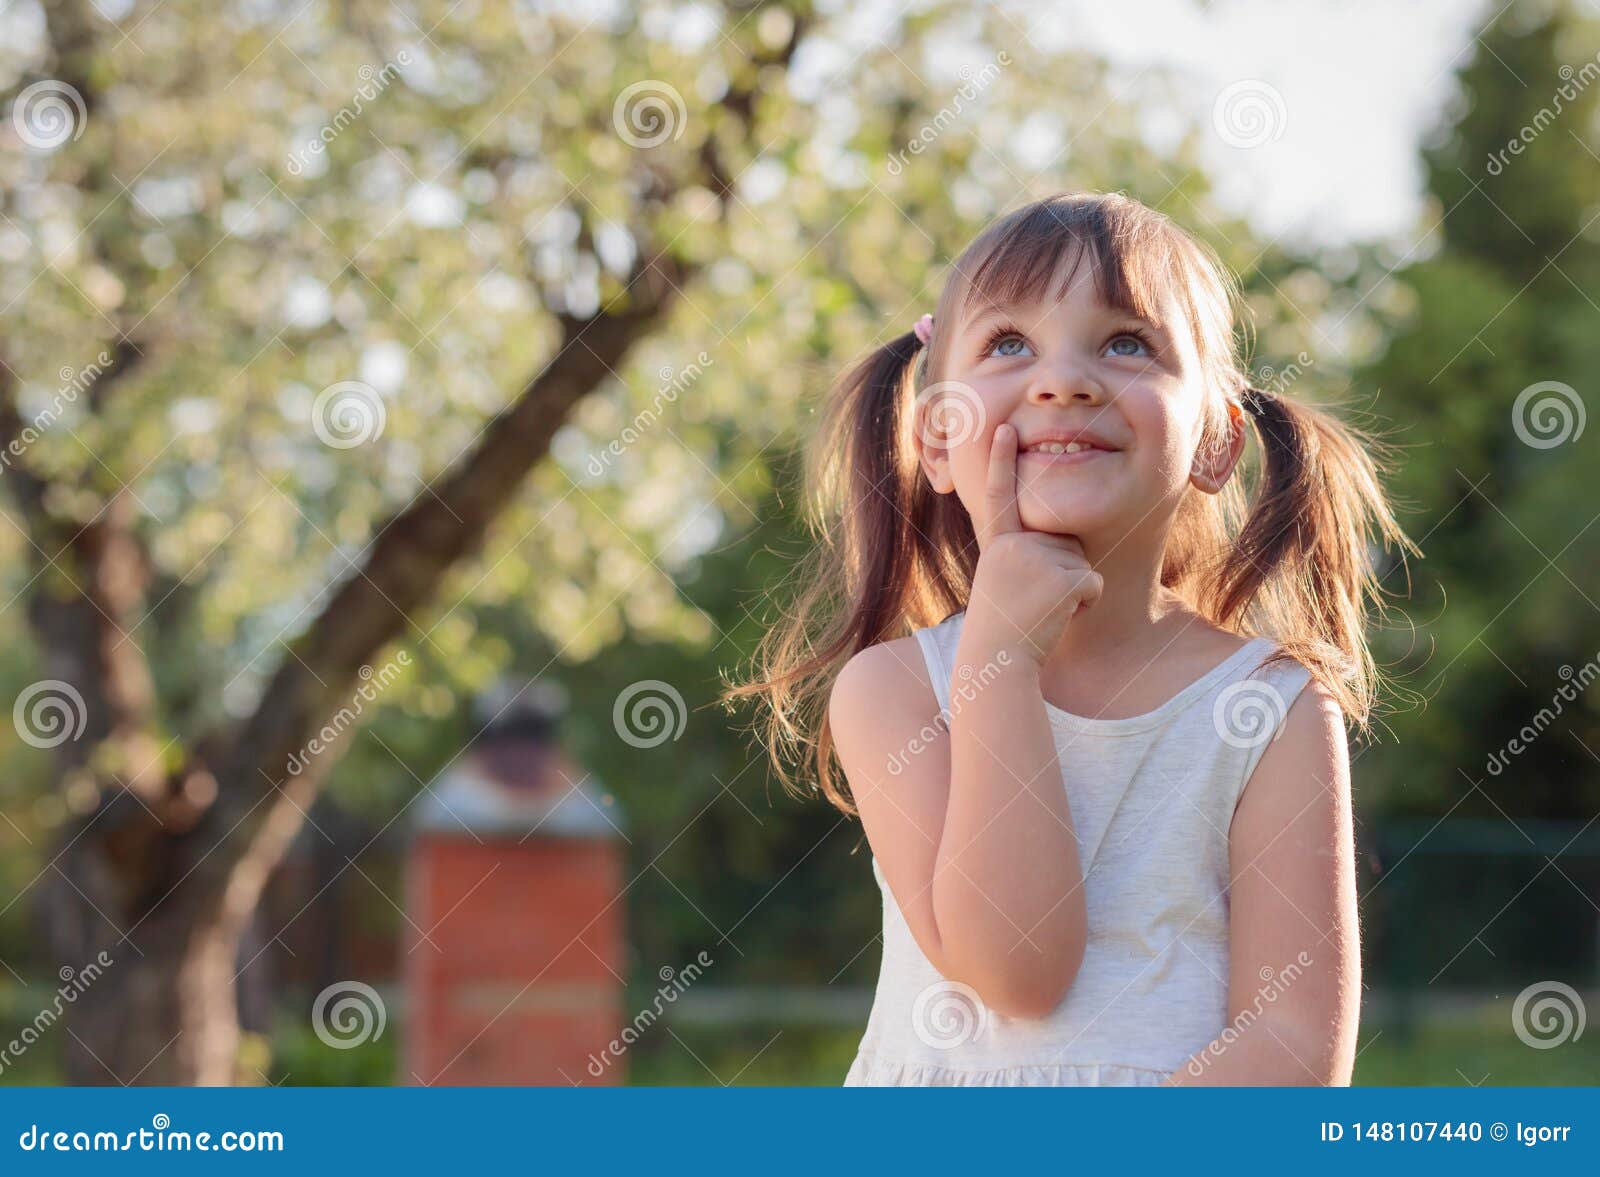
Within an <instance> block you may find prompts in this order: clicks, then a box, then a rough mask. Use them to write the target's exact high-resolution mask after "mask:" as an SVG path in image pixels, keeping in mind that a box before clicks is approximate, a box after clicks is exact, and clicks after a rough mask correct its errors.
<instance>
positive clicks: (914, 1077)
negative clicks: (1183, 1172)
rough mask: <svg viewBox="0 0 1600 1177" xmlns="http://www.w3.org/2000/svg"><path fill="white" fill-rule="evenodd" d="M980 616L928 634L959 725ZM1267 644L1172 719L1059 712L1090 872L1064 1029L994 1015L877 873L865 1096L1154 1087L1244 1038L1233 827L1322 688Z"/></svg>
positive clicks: (854, 1076)
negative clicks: (1238, 1006) (1299, 709)
mask: <svg viewBox="0 0 1600 1177" xmlns="http://www.w3.org/2000/svg"><path fill="white" fill-rule="evenodd" d="M964 616H965V615H964V614H963V613H957V614H955V615H954V616H952V617H950V618H948V619H947V620H945V621H944V622H942V623H941V624H939V625H935V626H932V627H929V628H927V629H921V630H918V631H917V633H916V637H917V641H918V643H919V644H920V645H921V647H922V653H923V657H924V658H925V659H926V660H927V663H928V673H929V676H930V677H931V679H932V680H933V686H934V692H935V694H936V695H937V697H938V700H939V706H940V708H941V710H942V711H943V712H944V714H945V718H946V721H947V720H948V716H949V708H950V686H951V675H952V667H953V666H954V665H955V653H956V646H957V643H958V642H959V640H960V637H961V623H962V620H963V618H964ZM1275 648H1276V645H1275V643H1274V642H1273V641H1272V640H1271V639H1270V638H1255V639H1253V640H1251V641H1249V642H1248V643H1247V644H1245V645H1244V646H1242V647H1240V649H1239V650H1238V651H1236V652H1235V653H1234V654H1233V655H1232V656H1230V657H1229V658H1227V659H1226V660H1225V661H1223V662H1222V663H1220V664H1219V665H1217V666H1216V667H1214V668H1213V669H1212V670H1211V671H1210V672H1209V673H1207V674H1205V675H1204V676H1203V677H1201V678H1199V679H1197V680H1196V681H1195V682H1192V683H1190V684H1189V685H1188V686H1187V687H1185V688H1184V689H1183V690H1181V691H1179V692H1178V693H1177V694H1176V695H1174V696H1173V697H1172V698H1171V699H1169V700H1167V702H1165V703H1164V704H1162V705H1161V706H1160V707H1158V708H1156V709H1155V710H1154V711H1151V712H1149V713H1147V714H1145V715H1138V716H1133V717H1131V718H1128V719H1088V718H1085V717H1083V716H1079V715H1074V714H1071V713H1069V712H1066V711H1062V710H1060V709H1059V708H1056V707H1053V706H1051V705H1050V704H1048V703H1046V704H1045V709H1046V711H1047V713H1048V714H1049V718H1050V725H1051V728H1052V730H1053V731H1054V733H1055V741H1056V753H1057V759H1058V760H1059V761H1060V763H1061V770H1062V776H1063V778H1064V780H1063V783H1064V787H1065V788H1066V792H1067V801H1068V805H1069V807H1070V809H1071V811H1072V822H1073V827H1074V830H1075V832H1076V834H1077V840H1078V856H1079V861H1080V863H1081V864H1082V867H1083V873H1084V892H1085V902H1086V905H1087V908H1088V918H1089V927H1088V941H1087V944H1086V946H1085V951H1084V958H1083V965H1082V968H1081V969H1080V970H1079V973H1078V976H1077V978H1076V979H1075V980H1074V981H1073V983H1072V986H1071V988H1070V989H1069V990H1068V991H1067V995H1066V997H1065V998H1063V999H1062V1002H1061V1004H1060V1005H1058V1006H1057V1007H1056V1008H1055V1009H1054V1010H1053V1011H1052V1012H1051V1013H1050V1014H1049V1015H1048V1016H1047V1017H1044V1018H1010V1017H1004V1016H1002V1015H1000V1014H997V1013H995V1012H993V1011H992V1010H989V1009H987V1008H986V1007H985V1006H984V1005H983V1004H982V1002H981V1001H980V1000H979V999H978V995H977V993H976V992H975V991H974V990H973V989H971V988H970V987H969V986H966V985H962V984H960V983H958V982H953V981H948V980H946V979H945V978H944V977H943V976H941V975H940V973H939V972H938V971H937V970H936V969H935V968H934V967H933V965H932V964H930V963H929V961H928V958H927V957H926V956H924V955H923V953H922V950H921V949H920V948H919V947H918V946H917V943H916V941H915V939H913V938H912V935H911V930H910V928H909V927H907V925H906V921H905V917H904V916H903V915H901V913H900V908H899V906H898V904H897V903H896V902H895V898H894V896H893V894H892V893H891V892H890V890H889V886H888V884H887V883H886V882H885V881H884V877H883V872H882V870H880V869H879V867H878V863H877V859H876V858H874V859H873V862H872V873H873V876H874V877H875V878H876V879H877V880H878V887H879V889H880V890H881V891H882V892H883V964H882V968H881V971H880V973H879V977H878V986H877V991H876V994H875V997H874V1000H873V1005H872V1012H871V1014H870V1016H869V1018H868V1021H867V1028H866V1033H865V1034H864V1035H863V1037H862V1039H861V1046H860V1050H859V1051H858V1053H857V1055H856V1057H855V1060H854V1062H852V1064H851V1066H850V1069H849V1073H848V1074H847V1075H846V1077H845V1081H844V1085H845V1086H847V1087H864V1086H1016V1087H1111V1086H1116V1087H1153V1086H1157V1085H1159V1084H1160V1083H1161V1082H1162V1081H1163V1080H1164V1079H1166V1078H1167V1076H1169V1075H1171V1074H1172V1073H1173V1072H1175V1071H1177V1070H1178V1069H1179V1068H1180V1067H1182V1066H1183V1065H1184V1064H1185V1063H1186V1062H1187V1061H1188V1059H1189V1058H1190V1057H1191V1056H1192V1055H1194V1054H1195V1053H1197V1052H1198V1051H1200V1050H1202V1049H1204V1048H1205V1046H1206V1045H1207V1044H1208V1043H1210V1042H1212V1041H1213V1040H1214V1039H1216V1038H1217V1037H1218V1036H1219V1035H1220V1034H1221V1033H1222V1031H1223V1030H1224V1029H1225V1028H1226V1024H1227V1016H1228V1015H1227V998H1228V882H1229V869H1228V828H1229V826H1230V824H1231V823H1232V820H1233V813H1234V807H1235V806H1236V805H1237V804H1238V801H1239V797H1240V796H1241V794H1242V793H1243V791H1244V786H1245V782H1246V781H1248V780H1249V778H1250V774H1251V773H1252V772H1253V771H1254V770H1255V767H1256V765H1257V763H1259V761H1260V760H1261V757H1262V755H1263V754H1264V753H1265V752H1266V750H1267V746H1268V745H1269V744H1270V743H1271V741H1272V740H1274V739H1276V738H1277V736H1278V734H1279V733H1280V732H1281V730H1282V724H1283V719H1284V717H1285V716H1286V715H1287V714H1288V710H1289V707H1290V705H1291V704H1292V703H1293V702H1294V700H1295V698H1296V697H1297V696H1298V695H1299V693H1300V691H1301V689H1302V688H1304V687H1305V685H1306V683H1307V682H1309V681H1310V673H1309V672H1308V671H1307V670H1306V669H1305V667H1303V666H1301V665H1300V664H1299V663H1297V662H1280V663H1277V664H1274V665H1273V666H1271V667H1263V666H1262V665H1261V663H1262V662H1263V661H1264V659H1265V658H1266V657H1267V656H1268V655H1270V654H1271V653H1272V652H1273V650H1274V649H1275Z"/></svg>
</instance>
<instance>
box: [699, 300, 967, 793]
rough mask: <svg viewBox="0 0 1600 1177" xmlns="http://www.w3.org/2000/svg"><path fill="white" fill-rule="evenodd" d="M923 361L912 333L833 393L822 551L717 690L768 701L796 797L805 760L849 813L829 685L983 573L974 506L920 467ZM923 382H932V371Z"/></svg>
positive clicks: (950, 604) (826, 422)
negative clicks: (938, 487) (738, 679)
mask: <svg viewBox="0 0 1600 1177" xmlns="http://www.w3.org/2000/svg"><path fill="white" fill-rule="evenodd" d="M919 354H921V355H922V356H923V357H924V359H925V357H926V356H927V354H928V351H927V350H925V349H924V347H923V344H922V341H921V340H920V339H919V338H918V336H917V335H916V333H915V332H910V331H908V332H906V333H905V334H904V335H900V336H897V337H896V338H894V339H892V340H890V341H889V342H888V343H886V344H884V345H883V346H882V347H879V348H878V349H877V350H876V351H874V352H872V353H871V354H869V355H868V356H866V357H865V358H863V359H862V360H860V361H858V362H857V363H856V364H855V365H854V366H853V367H851V368H850V369H849V370H848V371H846V372H845V374H844V375H843V376H842V377H841V378H840V379H839V381H838V382H837V384H835V385H834V388H833V390H832V392H831V394H830V396H829V397H828V400H827V404H826V407H825V409H824V413H823V418H822V422H821V425H820V427H819V429H818V430H817V433H816V436H815V438H814V439H813V442H812V445H811V448H810V451H809V454H808V460H807V465H806V483H807V500H808V502H807V506H808V511H807V524H808V528H809V530H810V532H811V537H812V539H813V541H814V542H813V544H812V546H811V548H810V550H809V552H808V553H807V555H806V557H805V559H804V561H803V563H802V566H801V568H800V570H799V576H798V578H797V581H796V586H797V587H796V589H795V592H794V596H793V598H792V603H790V604H789V605H788V607H787V608H786V609H784V611H783V614H782V616H781V617H780V618H779V619H778V621H777V622H776V624H774V625H773V626H772V627H771V628H769V629H768V631H767V633H766V635H765V636H764V638H763V639H762V642H761V644H760V646H759V648H758V649H757V651H756V655H755V669H754V672H753V674H752V675H751V677H750V678H749V679H748V680H747V681H745V682H742V683H739V684H737V685H734V686H731V687H729V688H727V689H725V690H724V692H723V695H722V698H723V702H724V704H726V705H731V704H732V703H734V702H735V701H736V700H739V699H743V698H752V697H753V698H755V699H756V700H757V702H758V703H759V704H761V707H762V711H763V714H762V716H761V718H760V719H759V720H758V722H757V723H756V725H755V726H756V730H757V732H758V734H759V736H760V738H761V742H762V743H763V745H764V746H765V749H766V752H767V754H768V756H769V757H770V758H771V761H772V763H773V766H774V770H775V774H776V775H777V776H778V778H779V779H780V780H781V781H782V782H783V785H784V787H785V789H786V790H787V791H789V792H791V793H794V794H796V795H801V796H804V795H806V794H807V793H808V790H806V789H804V788H802V787H801V786H800V785H799V783H798V782H797V780H796V775H795V773H794V772H793V771H791V766H794V765H804V764H806V762H807V761H808V760H809V762H810V767H811V768H813V769H814V770H815V774H816V782H817V785H816V788H817V791H819V792H820V793H821V794H822V795H823V796H824V797H825V798H826V799H827V800H828V801H829V802H831V803H832V804H833V805H835V806H836V807H838V808H839V809H841V810H842V811H844V812H845V813H849V814H854V813H855V806H854V802H853V801H852V800H851V798H850V796H849V791H848V786H847V785H845V784H844V782H843V780H842V778H841V776H840V774H839V773H838V772H837V771H836V770H835V768H834V765H833V763H832V760H833V738H832V733H831V732H830V730H829V725H828V716H827V706H828V696H829V693H830V691H831V689H832V685H833V681H834V679H835V678H836V677H837V676H838V673H839V671H840V669H842V668H843V666H844V664H845V663H846V662H848V661H849V660H850V659H851V658H852V657H853V656H854V655H855V654H856V653H857V652H859V651H861V650H864V649H867V648H868V647H869V646H873V645H876V644H877V643H879V642H882V641H885V640H888V639H890V638H894V637H900V636H903V635H904V634H905V633H908V632H910V630H911V629H912V628H915V627H918V626H923V625H931V624H934V623H936V622H938V621H940V620H942V619H943V618H944V617H945V616H947V615H949V614H950V613H953V612H955V611H956V610H957V609H959V608H961V607H962V603H963V602H964V601H965V600H966V594H967V590H968V589H970V587H971V577H972V572H973V569H974V568H975V566H976V539H975V537H974V535H973V533H972V525H971V522H970V520H969V519H968V518H967V515H966V512H965V510H964V509H962V508H961V507H960V504H959V503H958V502H956V501H955V496H954V495H939V494H937V493H935V492H934V491H933V489H932V487H931V486H929V485H928V482H927V480H926V479H925V478H923V477H921V474H920V469H919V467H918V463H917V455H916V451H915V448H914V445H913V442H912V427H913V425H912V420H913V415H914V412H915V390H914V381H913V380H912V369H913V362H914V361H915V360H916V359H917V358H918V356H919ZM916 375H917V377H918V379H919V380H920V379H923V378H925V376H926V365H925V362H924V364H923V365H922V366H919V367H918V368H917V371H916ZM951 553H954V555H952V554H951Z"/></svg>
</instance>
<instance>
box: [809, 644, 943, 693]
mask: <svg viewBox="0 0 1600 1177" xmlns="http://www.w3.org/2000/svg"><path fill="white" fill-rule="evenodd" d="M918 701H925V702H926V703H927V707H928V709H930V710H937V701H936V700H935V699H934V697H933V680H932V678H931V677H930V676H929V674H928V664H927V660H926V659H925V658H924V657H923V656H922V648H921V644H920V643H919V642H918V640H917V637H916V635H915V634H908V635H906V636H905V637H899V638H890V639H888V640H887V641H882V642H879V643H877V644H876V645H872V646H868V647H867V648H866V649H864V650H861V651H858V652H857V653H856V654H854V655H852V656H851V658H850V660H849V661H848V662H846V663H845V664H844V666H843V667H841V668H840V670H839V673H838V675H837V677H836V678H835V679H834V682H833V691H832V695H831V698H830V707H831V708H838V707H841V706H843V707H862V708H867V709H869V710H870V709H872V708H875V707H881V706H884V705H896V709H898V707H899V706H903V705H911V704H915V703H917V702H918Z"/></svg>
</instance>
